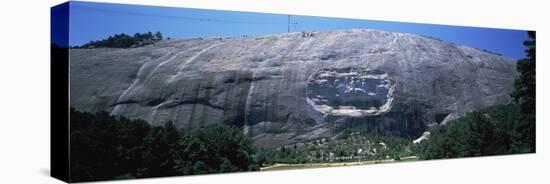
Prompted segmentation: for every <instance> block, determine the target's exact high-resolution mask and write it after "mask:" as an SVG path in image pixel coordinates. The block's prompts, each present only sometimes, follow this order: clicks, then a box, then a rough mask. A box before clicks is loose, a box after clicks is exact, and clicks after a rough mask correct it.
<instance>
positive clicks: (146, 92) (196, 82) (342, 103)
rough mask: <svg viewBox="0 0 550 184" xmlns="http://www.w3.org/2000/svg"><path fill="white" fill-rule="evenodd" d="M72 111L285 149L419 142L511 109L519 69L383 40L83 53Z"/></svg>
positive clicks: (440, 45)
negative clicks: (378, 138) (215, 130)
mask: <svg viewBox="0 0 550 184" xmlns="http://www.w3.org/2000/svg"><path fill="white" fill-rule="evenodd" d="M70 61H71V64H70V75H71V76H70V79H71V86H70V90H71V91H70V98H71V99H70V101H71V106H73V107H75V108H76V109H78V110H81V111H90V112H95V111H102V110H104V111H108V112H111V114H113V115H122V116H125V117H129V118H140V119H143V120H146V121H148V122H149V123H151V124H153V125H159V124H164V123H165V122H167V121H172V122H174V123H175V124H176V126H177V127H179V128H184V129H193V128H199V127H202V126H205V125H208V124H212V123H226V124H232V125H235V126H238V127H242V128H243V130H244V131H245V132H246V133H247V134H248V135H249V136H250V137H251V138H252V139H254V141H255V143H256V144H257V145H261V146H267V147H274V146H279V145H284V144H289V143H294V142H300V141H304V140H309V139H315V138H321V137H331V136H333V135H334V134H336V133H338V132H339V131H341V130H344V129H348V128H351V129H361V130H365V131H369V132H373V133H380V134H383V135H388V136H399V137H413V138H414V137H419V136H420V135H422V133H423V132H424V131H426V130H427V129H429V127H432V126H437V125H438V124H444V123H446V122H448V121H449V120H452V119H456V118H458V117H460V116H462V115H464V114H465V113H466V112H469V111H472V110H476V109H479V108H483V107H487V106H492V105H497V104H503V103H508V102H510V100H511V99H510V95H509V94H510V93H511V92H512V91H513V81H514V78H515V77H516V76H517V72H516V69H515V65H516V64H515V61H513V60H512V59H508V58H505V57H502V56H499V55H496V54H492V53H488V52H484V51H481V50H478V49H474V48H469V47H465V46H459V45H455V44H450V43H446V42H443V41H439V40H436V39H431V38H427V37H423V36H417V35H412V34H405V33H390V32H382V31H374V30H340V31H322V32H314V33H310V34H308V36H304V34H301V33H288V34H280V35H269V36H262V37H246V38H207V39H202V38H196V39H176V40H165V41H161V42H158V43H156V44H154V45H149V46H145V47H140V48H131V49H108V48H98V49H71V50H70Z"/></svg>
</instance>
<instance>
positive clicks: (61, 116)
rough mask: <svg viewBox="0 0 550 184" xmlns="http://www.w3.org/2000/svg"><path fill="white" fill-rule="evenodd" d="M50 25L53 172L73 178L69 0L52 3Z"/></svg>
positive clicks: (51, 171)
mask: <svg viewBox="0 0 550 184" xmlns="http://www.w3.org/2000/svg"><path fill="white" fill-rule="evenodd" d="M50 25H51V27H50V31H51V32H50V39H51V43H50V169H51V170H50V175H51V176H52V177H54V178H56V179H59V180H61V181H64V182H71V180H70V148H69V145H70V144H69V135H70V134H69V130H70V118H69V110H70V109H69V43H68V42H69V2H65V3H63V4H59V5H57V6H54V7H51V9H50ZM60 40H61V41H60Z"/></svg>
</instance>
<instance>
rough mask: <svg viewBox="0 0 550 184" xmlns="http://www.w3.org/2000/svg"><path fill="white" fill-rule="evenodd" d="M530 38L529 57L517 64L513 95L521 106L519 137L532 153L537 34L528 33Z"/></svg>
mask: <svg viewBox="0 0 550 184" xmlns="http://www.w3.org/2000/svg"><path fill="white" fill-rule="evenodd" d="M527 34H528V35H529V38H528V39H527V40H525V41H524V42H523V45H525V46H526V47H527V49H526V50H525V52H526V53H527V57H526V58H523V59H520V60H519V61H518V63H517V70H518V72H519V77H518V78H517V79H516V81H515V88H516V90H515V91H514V93H513V94H512V97H513V98H514V100H515V102H516V103H517V104H519V106H520V111H521V121H520V123H519V125H518V129H517V130H518V133H517V134H518V136H519V137H520V138H521V139H522V140H526V141H527V144H528V145H529V147H530V149H529V151H530V152H535V150H536V140H535V139H536V131H535V130H536V123H535V119H536V97H535V93H536V70H535V69H536V33H535V32H534V31H529V32H527Z"/></svg>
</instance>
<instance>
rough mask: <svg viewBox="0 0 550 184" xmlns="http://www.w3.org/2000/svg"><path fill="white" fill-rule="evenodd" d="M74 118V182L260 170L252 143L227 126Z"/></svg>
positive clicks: (82, 114) (73, 115)
mask: <svg viewBox="0 0 550 184" xmlns="http://www.w3.org/2000/svg"><path fill="white" fill-rule="evenodd" d="M70 114H71V116H70V119H71V127H70V130H71V131H70V151H71V157H70V159H71V160H70V161H71V162H70V163H71V165H70V170H71V181H72V182H79V181H93V180H111V179H127V178H144V177H158V176H177V175H192V174H206V173H224V172H237V171H255V170H259V166H258V164H257V161H256V160H255V158H254V154H255V149H254V147H253V146H252V142H251V140H250V139H249V138H248V137H247V136H246V135H245V134H244V133H243V132H242V131H241V130H240V129H238V128H235V127H232V126H229V125H224V124H212V125H209V126H206V127H203V128H199V129H196V130H193V131H184V130H182V129H177V128H176V127H175V126H174V124H173V123H171V122H167V123H166V124H165V125H164V126H151V125H149V124H148V123H147V122H145V121H143V120H130V119H127V118H124V117H122V116H118V117H115V116H111V115H109V114H108V113H106V112H98V113H88V112H79V111H76V110H75V109H73V108H71V110H70Z"/></svg>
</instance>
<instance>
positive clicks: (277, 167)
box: [260, 156, 418, 171]
mask: <svg viewBox="0 0 550 184" xmlns="http://www.w3.org/2000/svg"><path fill="white" fill-rule="evenodd" d="M416 160H418V157H417V156H409V157H404V158H401V160H394V159H385V160H368V161H357V162H328V163H305V164H282V163H276V164H273V165H270V166H266V167H262V168H260V170H261V171H278V170H289V169H310V168H324V167H340V166H355V165H370V164H383V163H394V162H408V161H416Z"/></svg>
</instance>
